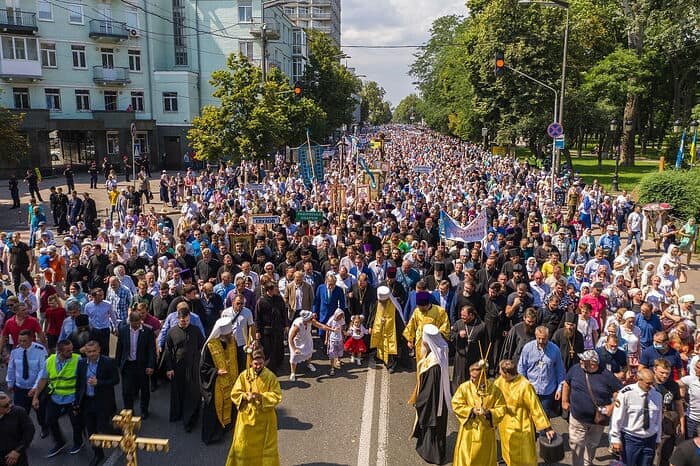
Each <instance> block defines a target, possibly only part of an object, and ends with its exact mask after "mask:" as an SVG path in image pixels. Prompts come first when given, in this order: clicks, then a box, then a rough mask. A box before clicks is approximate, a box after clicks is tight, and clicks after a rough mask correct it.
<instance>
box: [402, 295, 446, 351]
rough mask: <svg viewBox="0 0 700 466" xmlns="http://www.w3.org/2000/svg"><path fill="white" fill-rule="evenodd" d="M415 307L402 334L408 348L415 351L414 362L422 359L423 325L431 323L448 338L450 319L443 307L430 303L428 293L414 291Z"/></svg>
mask: <svg viewBox="0 0 700 466" xmlns="http://www.w3.org/2000/svg"><path fill="white" fill-rule="evenodd" d="M416 306H417V307H416V309H415V311H413V315H411V318H410V319H409V321H408V323H407V324H406V328H405V329H404V331H403V336H404V338H405V339H406V341H407V344H408V348H409V349H414V348H415V352H416V362H420V360H421V359H423V346H422V344H421V343H422V339H423V326H424V325H426V324H433V325H434V326H436V327H437V328H438V329H439V330H440V334H441V335H442V336H443V337H444V338H445V340H448V339H449V338H450V319H449V318H448V317H447V312H445V309H444V308H442V307H440V306H438V305H436V304H430V293H429V292H427V291H419V292H417V293H416Z"/></svg>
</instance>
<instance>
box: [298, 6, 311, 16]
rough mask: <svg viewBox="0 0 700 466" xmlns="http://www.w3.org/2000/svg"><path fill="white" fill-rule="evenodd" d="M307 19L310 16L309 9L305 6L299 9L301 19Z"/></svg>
mask: <svg viewBox="0 0 700 466" xmlns="http://www.w3.org/2000/svg"><path fill="white" fill-rule="evenodd" d="M302 16H303V17H305V18H306V17H307V16H309V9H308V8H307V7H305V6H300V7H299V17H302Z"/></svg>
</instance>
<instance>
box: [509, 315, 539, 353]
mask: <svg viewBox="0 0 700 466" xmlns="http://www.w3.org/2000/svg"><path fill="white" fill-rule="evenodd" d="M535 327H537V311H536V310H535V308H533V307H528V308H527V309H525V312H524V313H523V321H522V322H520V323H519V324H516V325H515V326H513V328H512V329H510V331H509V332H508V336H507V337H506V341H505V343H504V344H503V353H502V354H501V359H512V360H513V361H517V360H519V359H520V353H522V351H523V346H525V344H526V343H529V342H531V341H532V340H534V339H535Z"/></svg>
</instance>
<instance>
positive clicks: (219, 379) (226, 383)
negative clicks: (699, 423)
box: [207, 338, 238, 427]
mask: <svg viewBox="0 0 700 466" xmlns="http://www.w3.org/2000/svg"><path fill="white" fill-rule="evenodd" d="M207 348H208V349H209V354H211V359H212V361H213V362H214V365H215V366H216V368H217V369H225V370H226V371H228V374H223V375H217V376H216V382H215V383H214V407H215V409H216V417H217V418H218V419H219V423H220V424H221V426H222V427H226V426H227V425H229V424H231V406H232V405H233V402H232V401H231V389H232V388H233V384H234V383H236V379H237V378H238V355H237V354H236V342H235V341H231V342H230V343H229V344H228V345H226V349H225V350H224V347H223V345H222V344H221V340H219V339H216V338H215V339H213V340H209V343H207Z"/></svg>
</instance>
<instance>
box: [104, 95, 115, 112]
mask: <svg viewBox="0 0 700 466" xmlns="http://www.w3.org/2000/svg"><path fill="white" fill-rule="evenodd" d="M105 110H106V111H108V112H114V111H115V110H117V91H105Z"/></svg>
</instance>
